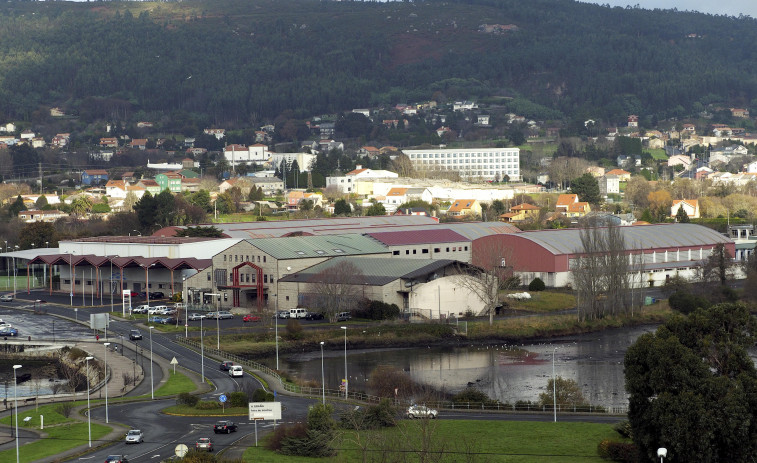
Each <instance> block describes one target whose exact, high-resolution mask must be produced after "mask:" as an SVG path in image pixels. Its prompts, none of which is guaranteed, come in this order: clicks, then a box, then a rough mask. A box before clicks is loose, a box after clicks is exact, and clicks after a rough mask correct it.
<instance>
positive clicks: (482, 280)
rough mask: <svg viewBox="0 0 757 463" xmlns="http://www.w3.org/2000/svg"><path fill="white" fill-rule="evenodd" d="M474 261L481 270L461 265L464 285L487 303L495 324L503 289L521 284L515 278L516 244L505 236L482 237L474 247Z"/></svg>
mask: <svg viewBox="0 0 757 463" xmlns="http://www.w3.org/2000/svg"><path fill="white" fill-rule="evenodd" d="M472 252H473V254H472V256H471V261H472V263H473V265H475V266H476V267H477V268H478V270H476V269H470V268H463V267H462V266H461V267H460V273H461V275H462V276H461V280H460V281H461V284H462V285H463V287H465V288H466V289H467V290H468V291H470V292H471V293H473V294H474V295H475V296H476V297H477V298H478V299H479V300H480V301H481V302H482V303H483V304H484V306H485V311H486V312H487V313H488V314H489V324H490V325H491V324H493V323H494V312H495V309H496V307H497V306H498V305H499V290H500V289H510V288H509V284H517V282H516V280H515V279H513V278H511V277H512V273H513V268H514V266H515V264H516V262H515V260H514V253H513V250H512V247H510V246H507V244H506V242H505V239H504V235H502V234H499V235H490V236H487V237H484V238H479V239H478V240H477V242H476V246H474V247H473V251H472Z"/></svg>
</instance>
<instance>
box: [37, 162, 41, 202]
mask: <svg viewBox="0 0 757 463" xmlns="http://www.w3.org/2000/svg"><path fill="white" fill-rule="evenodd" d="M37 166H38V168H39V194H42V163H41V162H38V163H37Z"/></svg>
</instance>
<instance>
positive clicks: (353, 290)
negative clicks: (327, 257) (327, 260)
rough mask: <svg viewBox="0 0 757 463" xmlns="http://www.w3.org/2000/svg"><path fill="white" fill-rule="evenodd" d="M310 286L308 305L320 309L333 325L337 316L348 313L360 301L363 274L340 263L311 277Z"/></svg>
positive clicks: (353, 266)
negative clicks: (310, 293) (310, 292)
mask: <svg viewBox="0 0 757 463" xmlns="http://www.w3.org/2000/svg"><path fill="white" fill-rule="evenodd" d="M310 284H311V286H310V288H311V290H312V295H313V297H312V298H311V299H312V300H311V301H310V304H311V305H313V306H315V307H318V308H319V309H321V310H322V311H323V313H324V314H325V315H326V316H328V318H329V320H330V321H331V322H332V323H333V322H336V321H337V314H339V313H340V312H349V311H350V310H351V309H352V308H353V307H354V306H355V304H356V303H357V301H358V300H359V299H360V296H361V292H360V288H361V285H362V284H363V272H361V271H360V269H358V268H357V267H356V266H355V265H354V264H352V263H349V262H341V263H339V264H338V265H332V266H330V267H328V268H326V269H324V270H323V271H321V272H319V273H318V274H316V275H313V276H312V277H311V279H310Z"/></svg>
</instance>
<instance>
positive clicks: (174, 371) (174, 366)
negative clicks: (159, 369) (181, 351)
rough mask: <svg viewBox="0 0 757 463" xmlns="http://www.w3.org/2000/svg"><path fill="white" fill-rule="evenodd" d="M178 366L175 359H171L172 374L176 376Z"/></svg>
mask: <svg viewBox="0 0 757 463" xmlns="http://www.w3.org/2000/svg"><path fill="white" fill-rule="evenodd" d="M178 364H179V361H178V360H176V357H174V358H172V359H171V365H173V374H176V365H178Z"/></svg>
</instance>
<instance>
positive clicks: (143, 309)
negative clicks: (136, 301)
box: [131, 304, 150, 313]
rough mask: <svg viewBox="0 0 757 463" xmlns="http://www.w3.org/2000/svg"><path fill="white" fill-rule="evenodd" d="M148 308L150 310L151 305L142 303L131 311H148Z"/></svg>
mask: <svg viewBox="0 0 757 463" xmlns="http://www.w3.org/2000/svg"><path fill="white" fill-rule="evenodd" d="M148 310H150V306H148V305H146V304H142V305H138V306H136V307H135V308H133V309H131V313H147V311H148Z"/></svg>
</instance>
